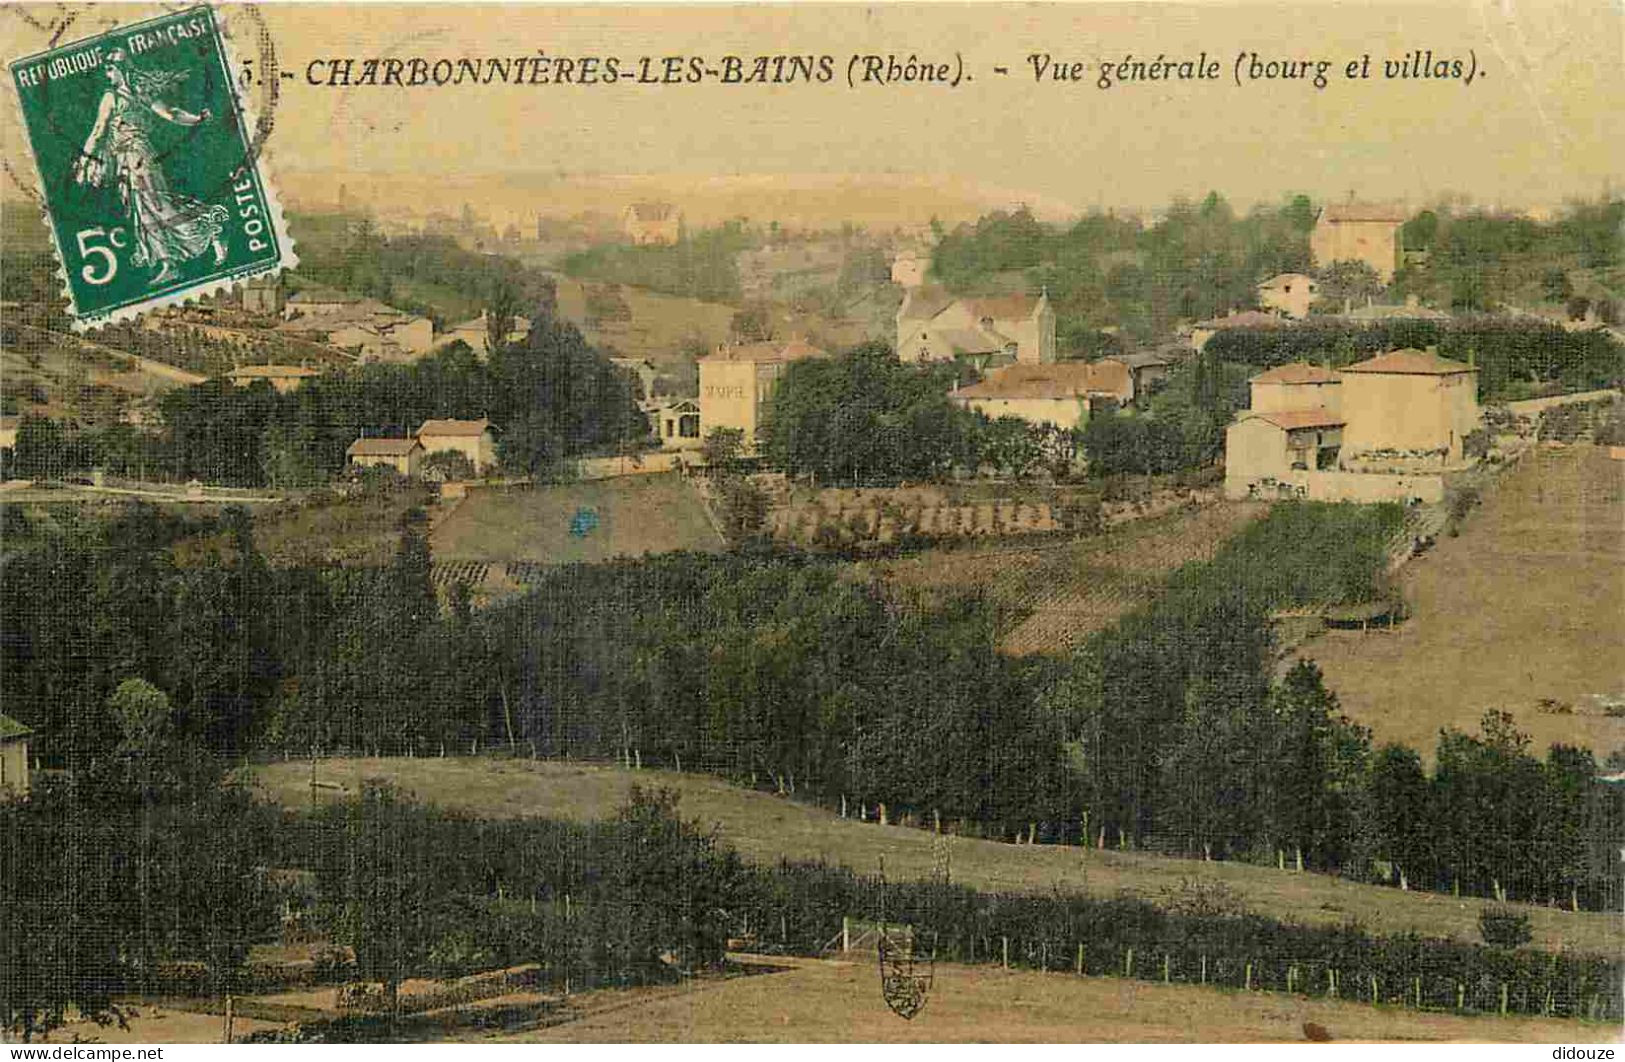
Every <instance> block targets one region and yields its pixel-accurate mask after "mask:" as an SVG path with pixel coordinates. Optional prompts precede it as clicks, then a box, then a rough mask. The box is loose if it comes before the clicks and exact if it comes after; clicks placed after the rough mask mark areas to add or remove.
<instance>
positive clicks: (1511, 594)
mask: <svg viewBox="0 0 1625 1062" xmlns="http://www.w3.org/2000/svg"><path fill="white" fill-rule="evenodd" d="M1622 488H1625V462H1619V461H1612V460H1609V458H1608V454H1607V451H1606V450H1605V449H1602V448H1598V447H1592V446H1587V445H1580V446H1574V447H1571V448H1566V449H1545V448H1542V449H1538V450H1536V451H1534V452H1533V453H1531V454H1530V455H1529V456H1528V457H1526V458H1525V459H1524V461H1523V462H1522V464H1521V465H1519V466H1518V467H1516V468H1514V469H1511V470H1509V471H1508V472H1507V473H1506V474H1505V475H1504V476H1503V478H1501V479H1500V480H1499V481H1498V483H1497V485H1496V486H1494V487H1493V488H1491V489H1490V490H1488V491H1486V494H1485V498H1484V503H1483V505H1482V507H1481V508H1479V509H1477V510H1475V511H1474V512H1473V513H1472V514H1471V515H1470V516H1469V517H1468V518H1467V521H1466V523H1465V525H1464V527H1463V529H1462V533H1461V536H1460V537H1459V538H1449V537H1441V538H1440V539H1439V543H1438V545H1437V546H1436V547H1435V548H1434V549H1433V550H1432V551H1431V552H1430V553H1429V554H1427V555H1425V556H1423V557H1421V558H1419V559H1417V560H1415V561H1413V562H1412V563H1410V564H1409V565H1407V566H1406V568H1405V569H1404V573H1403V576H1402V579H1403V584H1404V591H1405V598H1406V600H1407V601H1408V602H1409V603H1410V606H1411V609H1412V615H1411V618H1410V619H1408V620H1407V621H1406V622H1405V623H1403V624H1401V625H1400V626H1398V627H1397V628H1395V629H1394V630H1393V631H1391V632H1388V631H1384V632H1381V633H1374V634H1368V635H1362V634H1361V633H1360V632H1358V631H1329V632H1327V633H1326V634H1324V635H1322V636H1320V637H1318V638H1316V639H1315V640H1313V641H1311V642H1309V643H1308V644H1306V645H1305V646H1303V647H1302V649H1301V650H1300V651H1301V653H1302V655H1304V656H1307V657H1310V658H1312V659H1314V660H1315V661H1317V662H1318V663H1319V664H1320V666H1321V668H1322V669H1323V670H1324V671H1325V673H1326V681H1327V685H1328V686H1330V687H1331V688H1332V689H1333V690H1335V691H1337V695H1338V698H1339V699H1340V700H1341V701H1342V704H1343V708H1344V710H1345V711H1347V712H1348V714H1349V715H1350V716H1351V717H1353V718H1354V719H1357V720H1358V721H1359V722H1361V723H1364V724H1365V725H1367V726H1369V727H1371V728H1372V730H1373V732H1374V733H1375V736H1376V738H1377V740H1379V741H1399V742H1404V743H1405V744H1408V745H1411V746H1413V747H1415V748H1417V749H1419V750H1420V751H1422V752H1423V754H1424V755H1428V756H1431V754H1432V752H1433V747H1434V743H1435V740H1436V739H1437V736H1438V731H1439V728H1440V727H1445V726H1454V727H1457V728H1460V729H1463V730H1468V731H1476V730H1477V726H1478V720H1479V718H1480V716H1482V715H1483V713H1484V710H1485V709H1486V708H1500V709H1505V710H1506V711H1509V712H1511V713H1512V714H1513V715H1514V716H1515V717H1516V719H1517V722H1518V727H1519V729H1521V730H1523V731H1524V732H1526V733H1528V734H1530V735H1531V736H1532V738H1533V739H1534V748H1535V750H1536V751H1537V753H1541V754H1544V752H1545V749H1546V747H1547V746H1548V745H1550V744H1551V743H1552V742H1556V741H1561V742H1566V743H1569V744H1579V745H1584V746H1588V747H1589V748H1591V749H1592V751H1593V752H1595V753H1596V754H1597V756H1598V758H1599V759H1601V758H1602V757H1603V756H1606V755H1607V754H1608V753H1609V752H1611V751H1613V750H1615V749H1619V748H1625V717H1620V716H1614V717H1609V716H1607V715H1605V714H1604V712H1603V709H1602V707H1601V704H1600V703H1599V701H1598V700H1597V699H1596V697H1595V696H1594V695H1604V696H1607V695H1611V696H1613V697H1615V698H1620V697H1622V696H1625V666H1622V661H1625V623H1622V622H1621V617H1625V578H1622V576H1621V572H1622V571H1625V568H1622V567H1621V564H1622V562H1625V536H1622V535H1621V528H1622V527H1625V491H1622ZM1543 699H1544V700H1548V701H1551V702H1555V703H1554V704H1552V705H1547V706H1546V707H1545V708H1544V709H1543V708H1542V706H1541V704H1540V702H1541V701H1542V700H1543ZM1562 706H1568V707H1569V709H1570V710H1569V712H1567V713H1562V712H1561V708H1562ZM1553 707H1557V708H1558V709H1559V711H1558V712H1553V711H1552V708H1553Z"/></svg>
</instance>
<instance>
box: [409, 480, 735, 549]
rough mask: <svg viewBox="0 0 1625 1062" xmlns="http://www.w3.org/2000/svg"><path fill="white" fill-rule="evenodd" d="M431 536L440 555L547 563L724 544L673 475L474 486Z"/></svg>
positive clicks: (696, 501) (694, 498)
mask: <svg viewBox="0 0 1625 1062" xmlns="http://www.w3.org/2000/svg"><path fill="white" fill-rule="evenodd" d="M429 544H430V546H431V548H432V549H433V551H434V558H435V560H436V561H437V562H441V561H446V562H455V561H487V562H489V561H521V562H529V563H533V564H547V565H554V564H571V563H578V562H579V563H592V562H597V561H606V560H609V559H611V558H613V557H637V556H640V555H642V554H644V553H665V552H668V551H670V550H678V549H693V550H718V549H721V548H722V545H723V543H722V540H721V538H720V537H719V536H718V535H717V533H716V531H715V530H713V529H712V527H711V524H710V522H709V521H708V520H707V519H706V515H705V510H704V509H703V508H702V507H701V505H700V500H699V497H698V496H697V495H696V494H695V493H694V491H693V490H692V489H690V488H689V487H688V485H686V484H685V483H683V482H682V480H681V479H680V478H678V477H677V476H676V475H651V476H626V477H623V478H620V479H608V480H599V481H596V482H592V483H572V484H567V485H563V486H554V487H538V488H536V489H534V490H516V491H494V490H476V491H473V492H472V493H470V494H469V496H468V497H467V498H466V499H465V500H464V501H463V502H462V503H461V504H460V505H458V506H457V508H456V509H454V510H453V511H452V512H451V513H450V514H449V515H448V516H446V518H445V519H444V520H442V521H440V522H439V523H438V524H437V525H436V526H435V528H434V531H433V532H432V533H431V534H430V538H429Z"/></svg>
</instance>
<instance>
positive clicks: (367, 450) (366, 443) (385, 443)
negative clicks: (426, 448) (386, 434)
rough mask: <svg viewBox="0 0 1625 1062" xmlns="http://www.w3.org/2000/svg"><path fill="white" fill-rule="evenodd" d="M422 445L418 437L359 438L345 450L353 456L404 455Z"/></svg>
mask: <svg viewBox="0 0 1625 1062" xmlns="http://www.w3.org/2000/svg"><path fill="white" fill-rule="evenodd" d="M421 445H422V444H421V443H419V442H418V441H417V440H416V439H357V440H356V441H355V442H353V443H351V444H350V448H349V449H347V450H345V451H344V452H345V453H346V454H348V455H349V456H351V457H404V456H406V455H407V454H409V453H411V452H412V450H413V449H414V448H416V447H418V446H421Z"/></svg>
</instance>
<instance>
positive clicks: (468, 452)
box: [417, 417, 497, 476]
mask: <svg viewBox="0 0 1625 1062" xmlns="http://www.w3.org/2000/svg"><path fill="white" fill-rule="evenodd" d="M417 441H418V442H419V443H421V444H422V446H423V454H424V456H425V457H427V456H428V455H430V454H438V453H444V452H446V451H448V450H449V451H451V452H453V453H458V454H462V455H463V456H464V457H466V458H468V461H469V464H471V465H473V466H474V474H475V475H476V476H479V475H484V474H485V471H486V470H487V469H489V468H491V467H492V466H493V465H495V464H496V463H497V447H496V436H495V434H493V432H492V430H491V422H490V421H489V420H486V419H485V418H484V417H481V418H480V419H479V420H426V421H424V422H423V424H422V425H421V426H419V428H418V430H417Z"/></svg>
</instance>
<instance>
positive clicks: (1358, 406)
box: [1224, 348, 1480, 501]
mask: <svg viewBox="0 0 1625 1062" xmlns="http://www.w3.org/2000/svg"><path fill="white" fill-rule="evenodd" d="M1477 372H1478V370H1477V369H1475V368H1473V366H1471V365H1466V364H1463V363H1462V362H1458V361H1451V360H1450V359H1448V358H1441V357H1440V356H1439V355H1438V353H1437V352H1436V351H1434V350H1431V349H1430V350H1425V351H1424V350H1414V349H1409V348H1407V349H1403V350H1391V351H1388V352H1386V353H1383V354H1379V355H1377V356H1375V357H1372V358H1367V359H1366V360H1364V361H1361V362H1357V363H1355V364H1353V365H1349V366H1346V367H1344V368H1342V369H1336V370H1334V369H1331V368H1327V367H1324V366H1319V365H1310V364H1307V363H1303V362H1295V363H1293V364H1290V365H1281V366H1277V367H1276V368H1273V369H1270V370H1269V371H1267V372H1262V373H1259V374H1258V375H1257V376H1254V377H1253V378H1252V379H1251V380H1250V381H1249V384H1250V385H1251V388H1252V401H1251V404H1250V407H1249V408H1248V409H1245V410H1242V411H1241V412H1240V413H1238V414H1237V415H1236V418H1235V420H1234V421H1232V422H1231V424H1230V426H1229V428H1228V429H1226V432H1225V451H1224V463H1225V492H1226V494H1228V495H1229V496H1230V497H1233V498H1245V497H1260V496H1264V497H1271V496H1280V495H1283V494H1285V495H1289V496H1295V497H1309V498H1320V499H1325V500H1351V501H1390V500H1407V501H1408V500H1423V501H1438V500H1440V499H1442V498H1443V497H1444V476H1445V475H1446V474H1447V473H1449V472H1453V471H1457V470H1459V469H1462V468H1465V467H1467V465H1469V464H1470V463H1471V459H1470V458H1469V457H1468V456H1467V454H1466V438H1467V436H1468V435H1469V434H1471V433H1472V432H1473V431H1475V430H1477V428H1478V427H1479V423H1480V422H1479V411H1478V397H1477V394H1478V388H1477Z"/></svg>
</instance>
